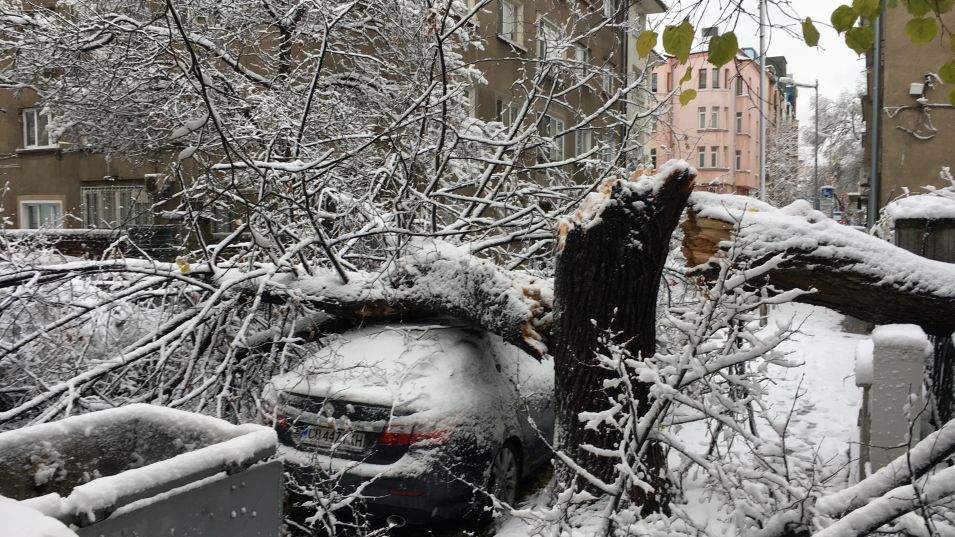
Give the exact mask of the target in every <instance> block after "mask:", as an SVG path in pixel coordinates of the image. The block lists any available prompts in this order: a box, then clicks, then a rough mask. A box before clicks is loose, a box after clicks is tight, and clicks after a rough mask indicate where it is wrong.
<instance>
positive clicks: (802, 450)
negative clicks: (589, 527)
mask: <svg viewBox="0 0 955 537" xmlns="http://www.w3.org/2000/svg"><path fill="white" fill-rule="evenodd" d="M789 319H793V320H794V326H799V327H800V331H799V333H798V334H796V335H794V336H793V337H792V338H791V339H790V340H789V341H787V342H785V343H784V344H783V346H782V347H781V350H782V351H783V352H786V353H787V357H788V358H790V359H791V360H795V361H799V362H803V365H801V366H799V367H794V368H783V367H777V366H770V367H769V375H768V376H769V377H770V379H772V384H771V385H770V386H768V387H767V391H768V398H767V399H768V400H767V403H768V404H769V405H771V413H772V415H773V416H774V417H775V418H776V419H777V420H785V419H786V416H787V415H790V414H791V418H790V423H789V425H788V428H787V441H786V446H787V452H791V453H792V456H793V457H803V458H809V457H813V456H817V457H818V459H819V460H821V461H823V463H824V464H823V465H824V472H825V474H824V475H823V476H822V478H823V479H824V480H825V486H826V487H827V488H828V489H829V490H839V489H841V488H844V487H845V486H846V485H847V484H848V483H849V480H850V479H853V480H854V479H855V460H854V459H855V455H854V453H856V451H857V450H856V449H855V446H856V442H857V441H858V427H857V419H858V413H859V407H860V405H861V402H862V389H861V388H858V387H857V386H856V385H855V377H854V362H855V351H856V345H857V344H858V343H859V341H861V340H863V339H865V338H866V337H867V336H862V335H857V334H849V333H845V332H843V330H842V326H841V324H842V320H843V316H842V315H840V314H838V313H836V312H834V311H831V310H828V309H825V308H818V307H813V306H808V305H803V304H784V305H781V306H776V307H775V308H773V309H772V310H771V311H770V326H769V328H772V327H774V325H775V323H776V322H783V321H786V320H789ZM797 394H798V396H797ZM761 426H762V427H765V423H764V424H761ZM679 436H680V438H681V440H683V441H684V442H685V443H686V444H687V445H688V447H692V448H694V450H695V451H697V452H706V450H707V446H708V444H709V441H710V439H709V436H708V434H707V431H706V430H705V429H704V428H703V427H696V428H694V427H685V428H683V429H682V430H681V431H680V434H679ZM850 450H851V453H852V454H851V455H850ZM683 484H684V486H685V488H686V497H685V499H686V503H685V504H684V505H683V506H682V507H683V508H684V509H685V511H686V512H687V513H688V514H689V515H690V517H691V518H692V519H693V521H694V523H695V524H694V525H696V527H697V528H699V529H704V530H705V531H706V533H707V534H709V535H724V536H730V535H736V534H737V533H738V532H737V531H736V529H735V527H733V525H732V522H731V520H729V517H730V514H729V513H726V512H719V507H720V505H719V504H720V503H722V502H715V501H710V498H711V495H710V494H709V491H707V490H705V489H704V485H703V483H702V480H701V479H700V478H699V476H695V477H694V476H690V477H688V479H687V480H686V481H684V483H683ZM529 533H530V532H528V527H527V525H526V524H525V523H524V522H522V521H521V520H518V519H511V520H508V521H506V522H505V523H504V524H503V526H502V527H501V528H500V529H499V530H498V532H497V534H496V535H497V537H523V536H527V535H529ZM581 535H583V533H581Z"/></svg>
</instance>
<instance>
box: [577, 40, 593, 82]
mask: <svg viewBox="0 0 955 537" xmlns="http://www.w3.org/2000/svg"><path fill="white" fill-rule="evenodd" d="M574 61H576V62H577V70H578V71H579V72H580V77H581V78H583V77H585V76H587V73H588V72H589V71H590V49H589V48H587V47H585V46H583V45H581V44H580V43H577V44H575V45H574Z"/></svg>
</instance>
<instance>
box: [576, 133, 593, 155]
mask: <svg viewBox="0 0 955 537" xmlns="http://www.w3.org/2000/svg"><path fill="white" fill-rule="evenodd" d="M592 147H593V134H592V133H591V132H590V131H589V130H587V129H581V130H578V131H575V132H574V155H575V156H578V157H579V156H580V155H583V154H585V153H586V152H588V151H590V149H591V148H592Z"/></svg>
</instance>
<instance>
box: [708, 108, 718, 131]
mask: <svg viewBox="0 0 955 537" xmlns="http://www.w3.org/2000/svg"><path fill="white" fill-rule="evenodd" d="M710 128H711V129H718V128H720V107H719V106H714V107H713V109H712V110H711V111H710Z"/></svg>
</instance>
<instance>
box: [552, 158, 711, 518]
mask: <svg viewBox="0 0 955 537" xmlns="http://www.w3.org/2000/svg"><path fill="white" fill-rule="evenodd" d="M694 175H695V174H693V173H692V172H691V171H690V169H689V168H688V167H687V166H686V165H685V163H683V164H682V165H680V164H676V165H668V166H666V167H664V169H662V170H661V171H660V173H659V174H658V175H656V176H653V177H643V178H640V179H639V180H637V181H624V180H617V179H608V180H607V181H605V182H604V183H603V184H602V185H600V187H599V189H598V191H597V192H595V193H593V194H591V195H590V198H588V200H587V201H586V202H585V203H584V205H583V207H582V208H581V209H580V211H578V213H577V214H576V215H575V216H574V217H573V218H572V219H569V220H568V221H567V222H564V223H563V224H562V226H561V229H560V233H559V235H560V236H559V240H560V241H561V242H560V246H559V250H560V253H559V254H558V257H557V267H556V275H555V279H554V330H553V332H554V333H553V334H552V336H551V345H550V347H551V349H552V351H551V354H552V355H553V356H554V368H555V371H556V378H555V381H556V394H555V401H556V410H557V425H558V431H559V435H558V438H557V444H558V447H559V448H560V449H561V450H563V451H564V453H566V454H567V455H569V457H570V458H571V459H573V461H574V462H575V463H576V464H578V465H580V466H581V467H583V469H585V470H586V471H587V472H589V473H590V476H588V479H590V480H591V482H590V483H588V482H587V481H586V480H583V479H582V478H581V477H580V476H579V475H576V474H575V472H574V470H573V469H571V468H568V467H567V466H565V465H559V466H558V477H559V480H560V481H563V482H564V483H565V484H570V483H571V482H573V480H574V479H580V480H581V481H582V483H581V484H582V485H584V486H585V487H589V486H591V485H592V484H593V481H592V480H593V479H594V478H596V479H597V480H600V481H601V482H602V483H604V484H610V483H614V480H615V475H616V472H617V471H618V469H617V468H616V464H617V463H619V460H616V461H615V460H613V459H608V458H607V456H605V455H600V454H598V453H600V452H601V451H602V452H604V453H607V452H613V451H614V449H615V447H616V446H619V445H620V442H621V434H620V431H618V430H616V429H614V428H612V427H603V428H600V429H599V430H598V429H595V428H590V429H588V428H585V424H584V423H582V422H581V420H580V419H579V415H580V413H581V412H601V411H604V410H606V408H607V406H608V404H609V403H608V395H607V394H606V393H605V392H604V386H605V384H604V381H611V380H612V379H613V378H614V377H615V375H616V372H615V371H610V370H607V369H602V368H600V367H598V366H597V362H596V360H595V358H594V355H595V353H596V352H603V353H607V350H606V348H605V345H606V342H602V341H601V339H600V338H601V336H604V337H606V336H607V335H608V333H612V334H613V338H612V340H613V343H615V344H618V345H620V346H622V347H623V348H625V349H626V350H627V351H629V353H630V355H631V356H633V357H634V359H640V358H639V357H646V356H653V355H654V354H655V352H656V303H657V292H658V289H659V286H660V276H661V274H662V271H663V263H664V261H665V260H666V257H667V253H668V252H669V241H670V235H671V234H672V232H673V230H674V228H675V227H676V224H677V223H678V221H679V218H680V215H681V214H682V212H683V207H684V206H685V204H686V199H687V196H689V194H690V191H691V190H692V188H693V179H694ZM635 384H636V389H637V390H639V393H637V394H636V398H637V399H638V401H639V403H640V404H639V407H638V410H639V411H645V410H646V409H647V407H648V406H649V388H650V385H649V384H644V383H639V382H637V383H635ZM587 446H592V448H596V450H594V449H592V448H591V449H588V448H587ZM643 463H644V465H645V469H646V474H645V475H646V476H647V478H646V481H648V482H649V483H650V484H652V485H653V486H654V487H655V488H656V491H655V494H652V495H644V494H643V491H642V490H639V489H637V487H636V486H635V484H630V488H629V490H621V491H620V493H622V494H624V495H629V496H630V497H631V498H633V499H634V500H635V501H637V502H639V503H642V504H643V507H644V510H645V511H657V510H659V509H660V508H661V507H663V508H665V507H666V505H667V497H666V490H665V477H663V475H664V472H663V470H664V469H665V467H666V466H665V465H666V461H665V457H664V455H663V453H662V450H661V449H659V446H657V445H651V446H650V447H649V448H648V450H647V452H646V454H645V456H644V459H643Z"/></svg>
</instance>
